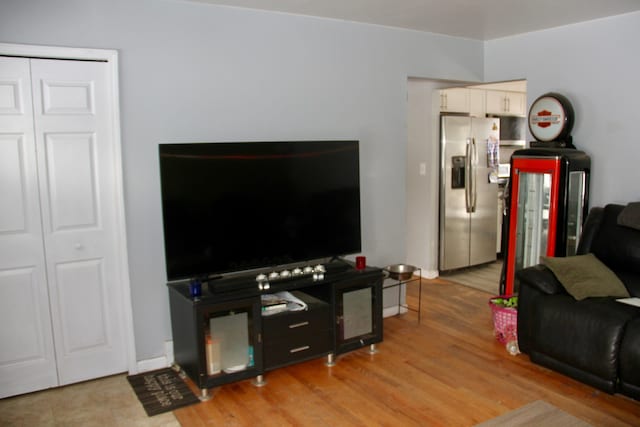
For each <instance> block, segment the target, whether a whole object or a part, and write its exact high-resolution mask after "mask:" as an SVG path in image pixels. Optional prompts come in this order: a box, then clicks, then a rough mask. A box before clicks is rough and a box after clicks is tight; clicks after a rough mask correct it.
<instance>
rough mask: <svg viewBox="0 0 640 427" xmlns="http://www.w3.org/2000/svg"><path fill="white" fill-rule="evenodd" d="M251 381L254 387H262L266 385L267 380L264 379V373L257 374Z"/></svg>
mask: <svg viewBox="0 0 640 427" xmlns="http://www.w3.org/2000/svg"><path fill="white" fill-rule="evenodd" d="M251 383H252V384H253V385H254V386H256V387H264V386H265V385H267V380H265V379H264V375H258V376H257V377H256V378H255V379H254V380H253V381H252V382H251Z"/></svg>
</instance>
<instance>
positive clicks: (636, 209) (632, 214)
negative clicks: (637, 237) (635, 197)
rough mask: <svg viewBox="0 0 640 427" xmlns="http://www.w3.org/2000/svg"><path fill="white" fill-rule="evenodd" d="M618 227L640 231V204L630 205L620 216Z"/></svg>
mask: <svg viewBox="0 0 640 427" xmlns="http://www.w3.org/2000/svg"><path fill="white" fill-rule="evenodd" d="M618 225H622V226H623V227H629V228H634V229H636V230H640V202H634V203H629V204H628V205H627V206H626V207H625V208H624V209H622V212H620V213H619V214H618Z"/></svg>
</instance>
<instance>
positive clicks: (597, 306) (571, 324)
mask: <svg viewBox="0 0 640 427" xmlns="http://www.w3.org/2000/svg"><path fill="white" fill-rule="evenodd" d="M624 208H625V206H623V205H607V206H605V207H604V208H602V207H598V208H593V209H591V211H590V212H589V215H588V216H587V219H586V221H585V224H584V227H583V233H582V236H581V239H580V242H579V245H578V255H583V254H587V253H593V254H594V255H595V256H596V257H597V258H598V259H599V260H600V261H602V262H603V263H604V264H605V265H606V266H607V267H608V268H609V269H610V270H611V271H613V272H614V273H615V274H616V275H617V276H618V278H619V279H620V280H621V281H622V283H623V284H624V286H625V287H626V288H627V290H628V292H629V294H630V296H632V297H640V229H635V228H630V227H627V226H623V225H619V224H618V217H619V215H620V213H621V212H622V211H623V209H624ZM516 283H517V284H518V285H517V286H519V298H518V344H519V347H520V351H522V352H523V353H526V354H528V355H529V357H530V358H531V361H533V362H534V363H538V364H540V365H543V366H545V367H548V368H551V369H553V370H555V371H558V372H561V373H563V374H565V375H568V376H570V377H572V378H574V379H577V380H579V381H582V382H584V383H586V384H589V385H591V386H593V387H596V388H598V389H601V390H603V391H606V392H608V393H622V394H625V395H627V396H630V397H632V398H634V399H638V400H640V308H639V307H635V306H632V305H628V304H623V303H620V302H617V301H616V298H614V297H591V298H585V299H582V300H576V299H575V298H574V297H572V296H571V295H570V294H569V293H567V291H566V290H565V288H564V287H563V285H562V283H560V282H559V281H558V280H557V279H556V276H555V275H554V274H553V273H552V272H551V271H550V270H549V269H548V268H547V267H545V266H544V265H542V264H539V265H536V266H533V267H529V268H525V269H523V270H520V271H519V272H517V273H516Z"/></svg>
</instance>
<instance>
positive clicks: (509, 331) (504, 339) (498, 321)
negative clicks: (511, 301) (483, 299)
mask: <svg viewBox="0 0 640 427" xmlns="http://www.w3.org/2000/svg"><path fill="white" fill-rule="evenodd" d="M494 298H505V297H504V296H502V297H493V298H491V299H490V300H489V306H490V307H491V314H492V315H493V335H494V336H495V337H496V339H497V340H498V341H499V342H501V343H502V344H506V343H508V342H509V341H516V340H517V339H518V310H517V309H515V308H512V307H502V306H499V305H497V304H494V303H493V302H492V301H491V300H493V299H494ZM506 298H508V297H506Z"/></svg>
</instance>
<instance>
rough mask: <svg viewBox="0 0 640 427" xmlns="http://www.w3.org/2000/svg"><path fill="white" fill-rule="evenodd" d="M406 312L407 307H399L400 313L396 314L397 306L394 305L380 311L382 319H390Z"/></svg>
mask: <svg viewBox="0 0 640 427" xmlns="http://www.w3.org/2000/svg"><path fill="white" fill-rule="evenodd" d="M407 311H409V310H408V309H407V307H400V313H398V306H397V305H394V306H391V307H385V308H383V309H382V317H391V316H397V315H398V314H404V313H406V312H407Z"/></svg>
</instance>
